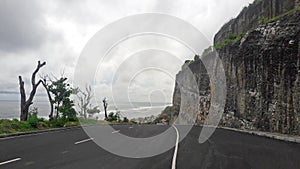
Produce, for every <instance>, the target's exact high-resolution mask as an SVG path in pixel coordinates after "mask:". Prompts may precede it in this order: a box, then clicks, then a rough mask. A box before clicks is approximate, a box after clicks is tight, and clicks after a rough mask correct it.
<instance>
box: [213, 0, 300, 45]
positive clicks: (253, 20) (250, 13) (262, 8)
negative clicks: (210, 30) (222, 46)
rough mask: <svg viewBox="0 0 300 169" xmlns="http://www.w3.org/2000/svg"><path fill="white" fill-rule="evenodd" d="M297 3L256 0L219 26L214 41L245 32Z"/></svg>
mask: <svg viewBox="0 0 300 169" xmlns="http://www.w3.org/2000/svg"><path fill="white" fill-rule="evenodd" d="M298 5H300V3H299V0H256V1H254V3H253V4H251V5H249V6H248V7H245V8H244V9H243V10H242V12H241V13H240V14H239V15H238V16H237V17H236V18H235V19H232V20H230V21H229V22H228V23H226V24H225V25H224V26H223V27H222V28H221V30H220V31H219V32H218V33H217V34H216V35H215V38H214V43H215V44H216V43H220V42H222V41H224V40H225V39H227V38H229V36H230V35H233V36H238V35H240V34H243V33H246V32H247V31H249V30H251V29H253V28H255V27H256V26H257V25H259V24H260V23H261V22H265V21H266V20H269V19H272V18H274V17H276V16H279V15H281V14H283V13H285V12H287V11H290V10H292V9H294V8H295V7H296V6H298Z"/></svg>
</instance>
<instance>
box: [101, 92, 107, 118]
mask: <svg viewBox="0 0 300 169" xmlns="http://www.w3.org/2000/svg"><path fill="white" fill-rule="evenodd" d="M102 102H103V107H104V113H105V120H107V119H108V116H107V106H108V103H107V99H106V97H105V98H104V99H103V100H102Z"/></svg>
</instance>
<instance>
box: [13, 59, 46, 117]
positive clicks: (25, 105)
mask: <svg viewBox="0 0 300 169" xmlns="http://www.w3.org/2000/svg"><path fill="white" fill-rule="evenodd" d="M45 65H46V62H43V63H42V64H41V62H40V61H38V65H37V68H36V69H35V71H34V72H33V73H32V76H31V85H32V89H31V92H30V95H29V98H28V99H27V100H26V93H25V87H24V81H23V79H22V76H19V85H20V94H21V105H20V106H21V115H20V120H21V121H26V120H27V118H28V111H29V107H30V105H32V100H33V98H34V96H35V93H36V89H37V87H38V86H39V85H40V83H42V80H39V81H38V83H36V82H35V76H36V74H37V73H38V71H39V70H40V68H41V67H43V66H45Z"/></svg>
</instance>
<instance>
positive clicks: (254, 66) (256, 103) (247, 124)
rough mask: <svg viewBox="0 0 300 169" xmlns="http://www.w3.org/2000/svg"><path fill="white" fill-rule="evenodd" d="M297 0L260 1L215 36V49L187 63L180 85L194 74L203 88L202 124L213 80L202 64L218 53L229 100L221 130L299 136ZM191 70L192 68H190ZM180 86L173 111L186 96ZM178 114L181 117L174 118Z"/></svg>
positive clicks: (299, 16)
mask: <svg viewBox="0 0 300 169" xmlns="http://www.w3.org/2000/svg"><path fill="white" fill-rule="evenodd" d="M298 5H299V1H298V0H285V1H282V0H257V1H255V2H254V3H253V4H251V5H250V6H249V7H247V8H245V9H244V10H243V11H242V12H241V14H240V15H239V16H238V17H237V18H236V19H233V20H231V21H230V22H229V23H227V24H225V25H224V26H223V27H222V29H221V30H220V31H219V32H218V33H217V34H216V36H215V44H214V45H215V48H216V50H211V51H210V52H207V51H206V52H205V55H203V56H202V57H201V60H202V61H200V60H195V61H187V62H186V63H185V64H184V66H183V67H182V70H181V71H180V72H179V73H178V75H177V77H176V82H177V83H178V84H179V83H180V84H181V85H183V86H189V85H190V84H189V81H186V80H184V79H185V78H186V77H185V76H186V71H187V70H191V71H192V73H193V75H194V77H195V79H196V81H197V83H198V88H199V95H200V96H201V97H200V100H199V107H193V108H192V110H194V111H195V112H197V114H198V115H197V123H203V121H204V119H205V118H206V115H207V113H208V110H209V106H210V91H211V90H212V89H210V85H209V78H208V75H207V72H206V70H205V67H204V65H203V63H202V62H204V63H205V62H211V61H210V60H209V57H210V54H212V53H218V54H219V57H220V58H221V60H222V62H223V66H224V69H225V74H226V84H227V98H226V106H225V113H224V115H223V119H222V121H221V123H220V125H225V126H231V127H239V128H240V127H242V128H251V129H258V130H264V131H271V132H281V133H289V134H300V81H299V80H300V77H299V76H300V41H299V39H300V10H299V9H300V8H299V6H298ZM187 68H188V69H187ZM177 83H176V86H175V90H174V95H173V107H174V110H176V111H177V112H179V109H180V104H181V103H182V100H181V93H180V88H179V85H178V84H177ZM175 115H176V113H175Z"/></svg>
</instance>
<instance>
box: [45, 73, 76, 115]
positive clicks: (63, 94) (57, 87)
mask: <svg viewBox="0 0 300 169" xmlns="http://www.w3.org/2000/svg"><path fill="white" fill-rule="evenodd" d="M48 89H49V91H50V92H51V93H52V94H53V95H54V99H53V104H55V109H56V116H55V118H56V119H57V118H59V115H60V114H59V113H62V116H63V117H64V118H67V119H69V120H71V121H72V120H76V111H75V109H74V108H73V106H74V102H73V101H72V100H71V99H70V97H71V95H72V94H75V93H76V92H77V90H76V89H73V88H72V87H70V84H68V83H67V78H64V77H61V78H60V79H57V80H56V81H52V83H51V84H50V85H49V86H48Z"/></svg>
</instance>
